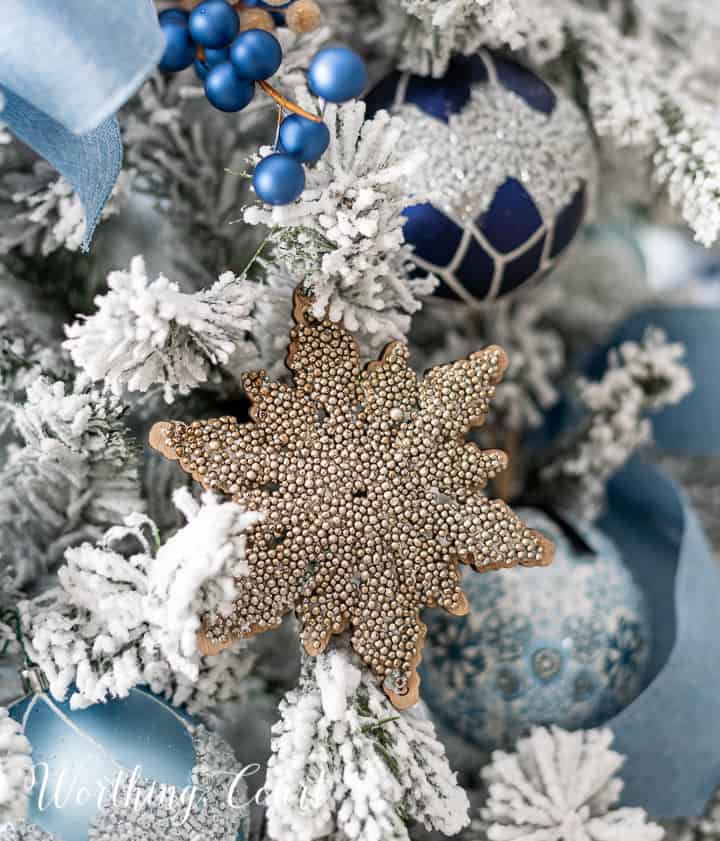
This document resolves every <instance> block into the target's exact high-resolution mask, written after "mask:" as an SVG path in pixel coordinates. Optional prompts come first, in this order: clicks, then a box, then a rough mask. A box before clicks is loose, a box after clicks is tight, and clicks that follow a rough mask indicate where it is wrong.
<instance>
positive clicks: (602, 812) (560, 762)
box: [482, 727, 664, 841]
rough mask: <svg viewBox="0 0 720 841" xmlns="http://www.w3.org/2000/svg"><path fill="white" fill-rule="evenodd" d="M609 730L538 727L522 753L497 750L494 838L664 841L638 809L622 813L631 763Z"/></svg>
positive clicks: (491, 786) (488, 818) (488, 813)
mask: <svg viewBox="0 0 720 841" xmlns="http://www.w3.org/2000/svg"><path fill="white" fill-rule="evenodd" d="M612 739H613V736H612V733H611V731H610V730H609V729H603V730H585V731H583V730H578V731H576V732H574V733H568V732H567V731H565V730H561V729H560V728H558V727H553V728H550V729H548V728H544V727H536V728H534V729H533V730H532V731H531V733H530V735H529V736H528V737H526V738H524V739H520V741H519V742H518V743H517V746H516V751H515V753H505V752H503V751H496V752H495V753H494V754H493V757H492V761H491V762H490V764H489V765H487V766H486V767H485V768H484V769H483V772H482V775H483V778H484V780H485V782H486V784H487V786H488V791H489V796H488V800H487V804H486V806H485V808H484V809H483V810H482V817H483V820H484V822H485V824H486V826H487V830H486V833H487V839H488V841H660V839H661V838H662V837H663V834H664V833H663V830H662V828H661V827H659V826H657V825H656V824H653V823H649V822H648V821H647V816H646V814H645V812H644V811H643V810H642V809H639V808H616V803H617V802H618V799H619V796H620V792H621V791H622V787H623V783H622V780H620V779H619V778H618V777H617V776H616V774H617V772H618V771H619V770H620V768H621V767H622V764H623V762H624V758H623V757H622V756H621V755H620V754H618V753H616V752H615V751H613V750H611V748H610V745H611V744H612Z"/></svg>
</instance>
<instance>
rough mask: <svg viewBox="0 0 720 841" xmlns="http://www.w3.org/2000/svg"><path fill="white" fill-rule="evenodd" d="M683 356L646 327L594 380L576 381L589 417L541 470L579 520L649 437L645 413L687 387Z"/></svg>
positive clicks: (591, 512)
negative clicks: (609, 480)
mask: <svg viewBox="0 0 720 841" xmlns="http://www.w3.org/2000/svg"><path fill="white" fill-rule="evenodd" d="M684 355H685V348H684V347H683V345H681V344H679V343H673V342H668V341H667V338H666V336H665V333H664V332H663V331H662V330H660V329H657V328H650V329H648V330H647V331H646V333H645V336H644V337H643V340H642V342H640V343H638V342H624V343H623V344H621V345H620V347H618V348H616V349H613V350H612V351H611V352H610V355H609V367H608V370H607V371H606V373H605V376H604V377H603V378H602V379H601V380H600V381H599V382H588V381H586V380H581V381H580V383H579V386H578V390H579V398H580V401H581V403H582V404H583V405H584V407H585V409H586V410H587V411H588V412H589V413H590V414H589V419H588V421H587V423H585V424H582V425H581V426H580V427H579V428H578V430H577V431H576V432H575V433H574V434H573V436H572V437H571V439H570V440H569V441H567V442H565V444H564V446H563V448H562V451H561V452H560V453H559V455H557V456H556V457H555V459H554V460H553V461H551V462H550V464H548V465H546V466H545V467H544V468H543V469H542V471H541V478H542V479H543V481H546V482H549V483H551V485H553V486H554V487H553V488H552V493H553V494H554V495H556V496H557V498H558V500H559V502H560V503H561V505H562V507H563V508H564V509H565V510H571V511H573V512H574V513H576V514H577V515H578V516H579V517H580V518H581V519H583V520H584V521H589V520H594V519H595V518H596V517H597V516H598V515H599V514H600V513H601V510H602V507H603V505H604V501H605V489H606V485H607V481H608V479H609V478H610V477H611V476H612V475H613V474H614V473H615V472H616V471H617V470H619V469H620V468H621V467H622V466H623V464H625V462H626V461H627V460H628V459H629V458H630V456H631V455H632V454H633V453H634V452H635V450H637V449H638V448H639V447H641V446H643V445H644V444H647V443H649V442H650V441H651V440H652V422H651V421H650V420H649V419H648V418H646V417H644V415H645V413H646V412H648V411H658V410H660V409H662V408H664V407H665V406H671V405H673V404H676V403H679V402H680V401H681V400H682V399H683V398H684V397H686V396H687V395H688V394H689V393H690V391H691V390H692V385H693V384H692V378H691V376H690V372H689V371H688V369H687V368H686V367H685V366H684V365H683V364H682V361H681V360H682V358H683V356H684Z"/></svg>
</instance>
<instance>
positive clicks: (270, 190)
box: [253, 152, 305, 205]
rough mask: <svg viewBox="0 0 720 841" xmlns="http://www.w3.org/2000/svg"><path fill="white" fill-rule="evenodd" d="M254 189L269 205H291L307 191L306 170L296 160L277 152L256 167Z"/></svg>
mask: <svg viewBox="0 0 720 841" xmlns="http://www.w3.org/2000/svg"><path fill="white" fill-rule="evenodd" d="M253 187H254V189H255V192H256V193H257V194H258V196H259V197H260V198H261V199H262V200H263V201H264V202H267V204H278V205H281V204H290V202H293V201H295V199H296V198H298V196H300V194H301V193H302V191H303V190H304V189H305V170H304V169H303V168H302V166H300V164H299V163H298V162H297V161H296V160H295V158H291V157H290V155H286V154H283V153H282V152H275V153H274V154H272V155H268V156H267V157H266V158H263V159H262V160H261V161H260V163H259V164H258V165H257V166H256V167H255V172H254V174H253Z"/></svg>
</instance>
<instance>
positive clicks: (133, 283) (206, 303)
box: [65, 257, 256, 402]
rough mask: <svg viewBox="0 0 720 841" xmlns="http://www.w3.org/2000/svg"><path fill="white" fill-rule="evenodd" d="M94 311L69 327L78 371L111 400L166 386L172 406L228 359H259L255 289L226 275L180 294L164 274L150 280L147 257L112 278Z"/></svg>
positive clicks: (70, 346) (136, 259)
mask: <svg viewBox="0 0 720 841" xmlns="http://www.w3.org/2000/svg"><path fill="white" fill-rule="evenodd" d="M108 287H109V288H108V291H107V292H106V293H105V294H103V295H98V297H97V298H96V299H95V303H96V305H97V310H96V312H95V313H93V314H92V315H90V316H88V317H83V318H80V319H79V320H78V321H76V322H75V323H74V324H71V325H68V326H67V327H66V333H67V336H68V338H67V340H66V342H65V347H66V348H67V349H68V351H69V352H70V355H71V356H72V359H73V362H74V363H75V365H76V366H77V367H78V368H80V369H81V370H83V371H84V372H85V373H86V374H87V375H88V376H89V377H90V378H91V379H92V380H95V381H103V382H104V384H105V385H106V387H108V388H109V389H110V390H111V391H112V392H113V393H115V394H121V393H122V392H123V390H125V389H127V390H128V391H140V392H146V391H147V390H148V389H149V388H150V387H151V386H156V385H157V386H162V387H163V390H164V395H165V399H166V400H167V401H168V402H171V401H172V400H173V398H174V396H175V394H176V393H178V392H179V393H180V394H188V393H189V392H190V390H191V389H193V388H194V387H196V386H197V385H199V384H200V383H203V382H206V381H207V380H208V378H209V377H210V375H211V371H212V368H213V366H218V365H223V364H226V363H228V362H229V361H230V359H231V357H233V356H236V357H244V356H247V357H248V358H252V359H254V358H255V357H256V353H255V346H254V344H253V343H252V341H251V340H250V338H249V337H248V331H249V330H250V329H251V328H252V326H253V321H252V319H251V317H250V315H251V312H252V307H253V302H254V296H255V287H254V285H253V284H249V283H244V282H243V279H242V278H240V277H238V276H237V275H235V274H233V273H232V272H225V273H224V274H222V275H221V276H220V278H219V279H218V281H217V282H216V283H215V284H213V286H211V287H210V288H209V289H205V290H202V291H200V292H196V293H186V292H183V291H181V289H180V287H179V286H178V284H177V283H174V282H172V281H170V280H168V278H166V277H165V276H164V275H160V276H159V277H157V278H156V279H155V280H150V278H149V277H148V274H147V270H146V268H145V261H144V260H143V258H142V257H134V258H133V260H132V261H131V263H130V269H129V271H114V272H110V274H109V276H108Z"/></svg>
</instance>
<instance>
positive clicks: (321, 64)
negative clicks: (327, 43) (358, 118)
mask: <svg viewBox="0 0 720 841" xmlns="http://www.w3.org/2000/svg"><path fill="white" fill-rule="evenodd" d="M308 83H309V85H310V90H311V91H312V92H313V93H314V94H315V96H321V97H322V98H323V99H326V100H327V101H328V102H347V101H348V100H349V99H355V97H358V96H360V94H362V92H363V91H364V90H365V88H366V87H367V83H368V72H367V67H366V66H365V62H364V61H363V60H362V58H360V56H359V55H358V54H357V53H356V52H353V50H350V49H348V48H347V47H325V48H324V49H322V50H320V51H319V52H318V53H316V54H315V57H314V58H313V60H312V61H311V62H310V68H309V69H308Z"/></svg>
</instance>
